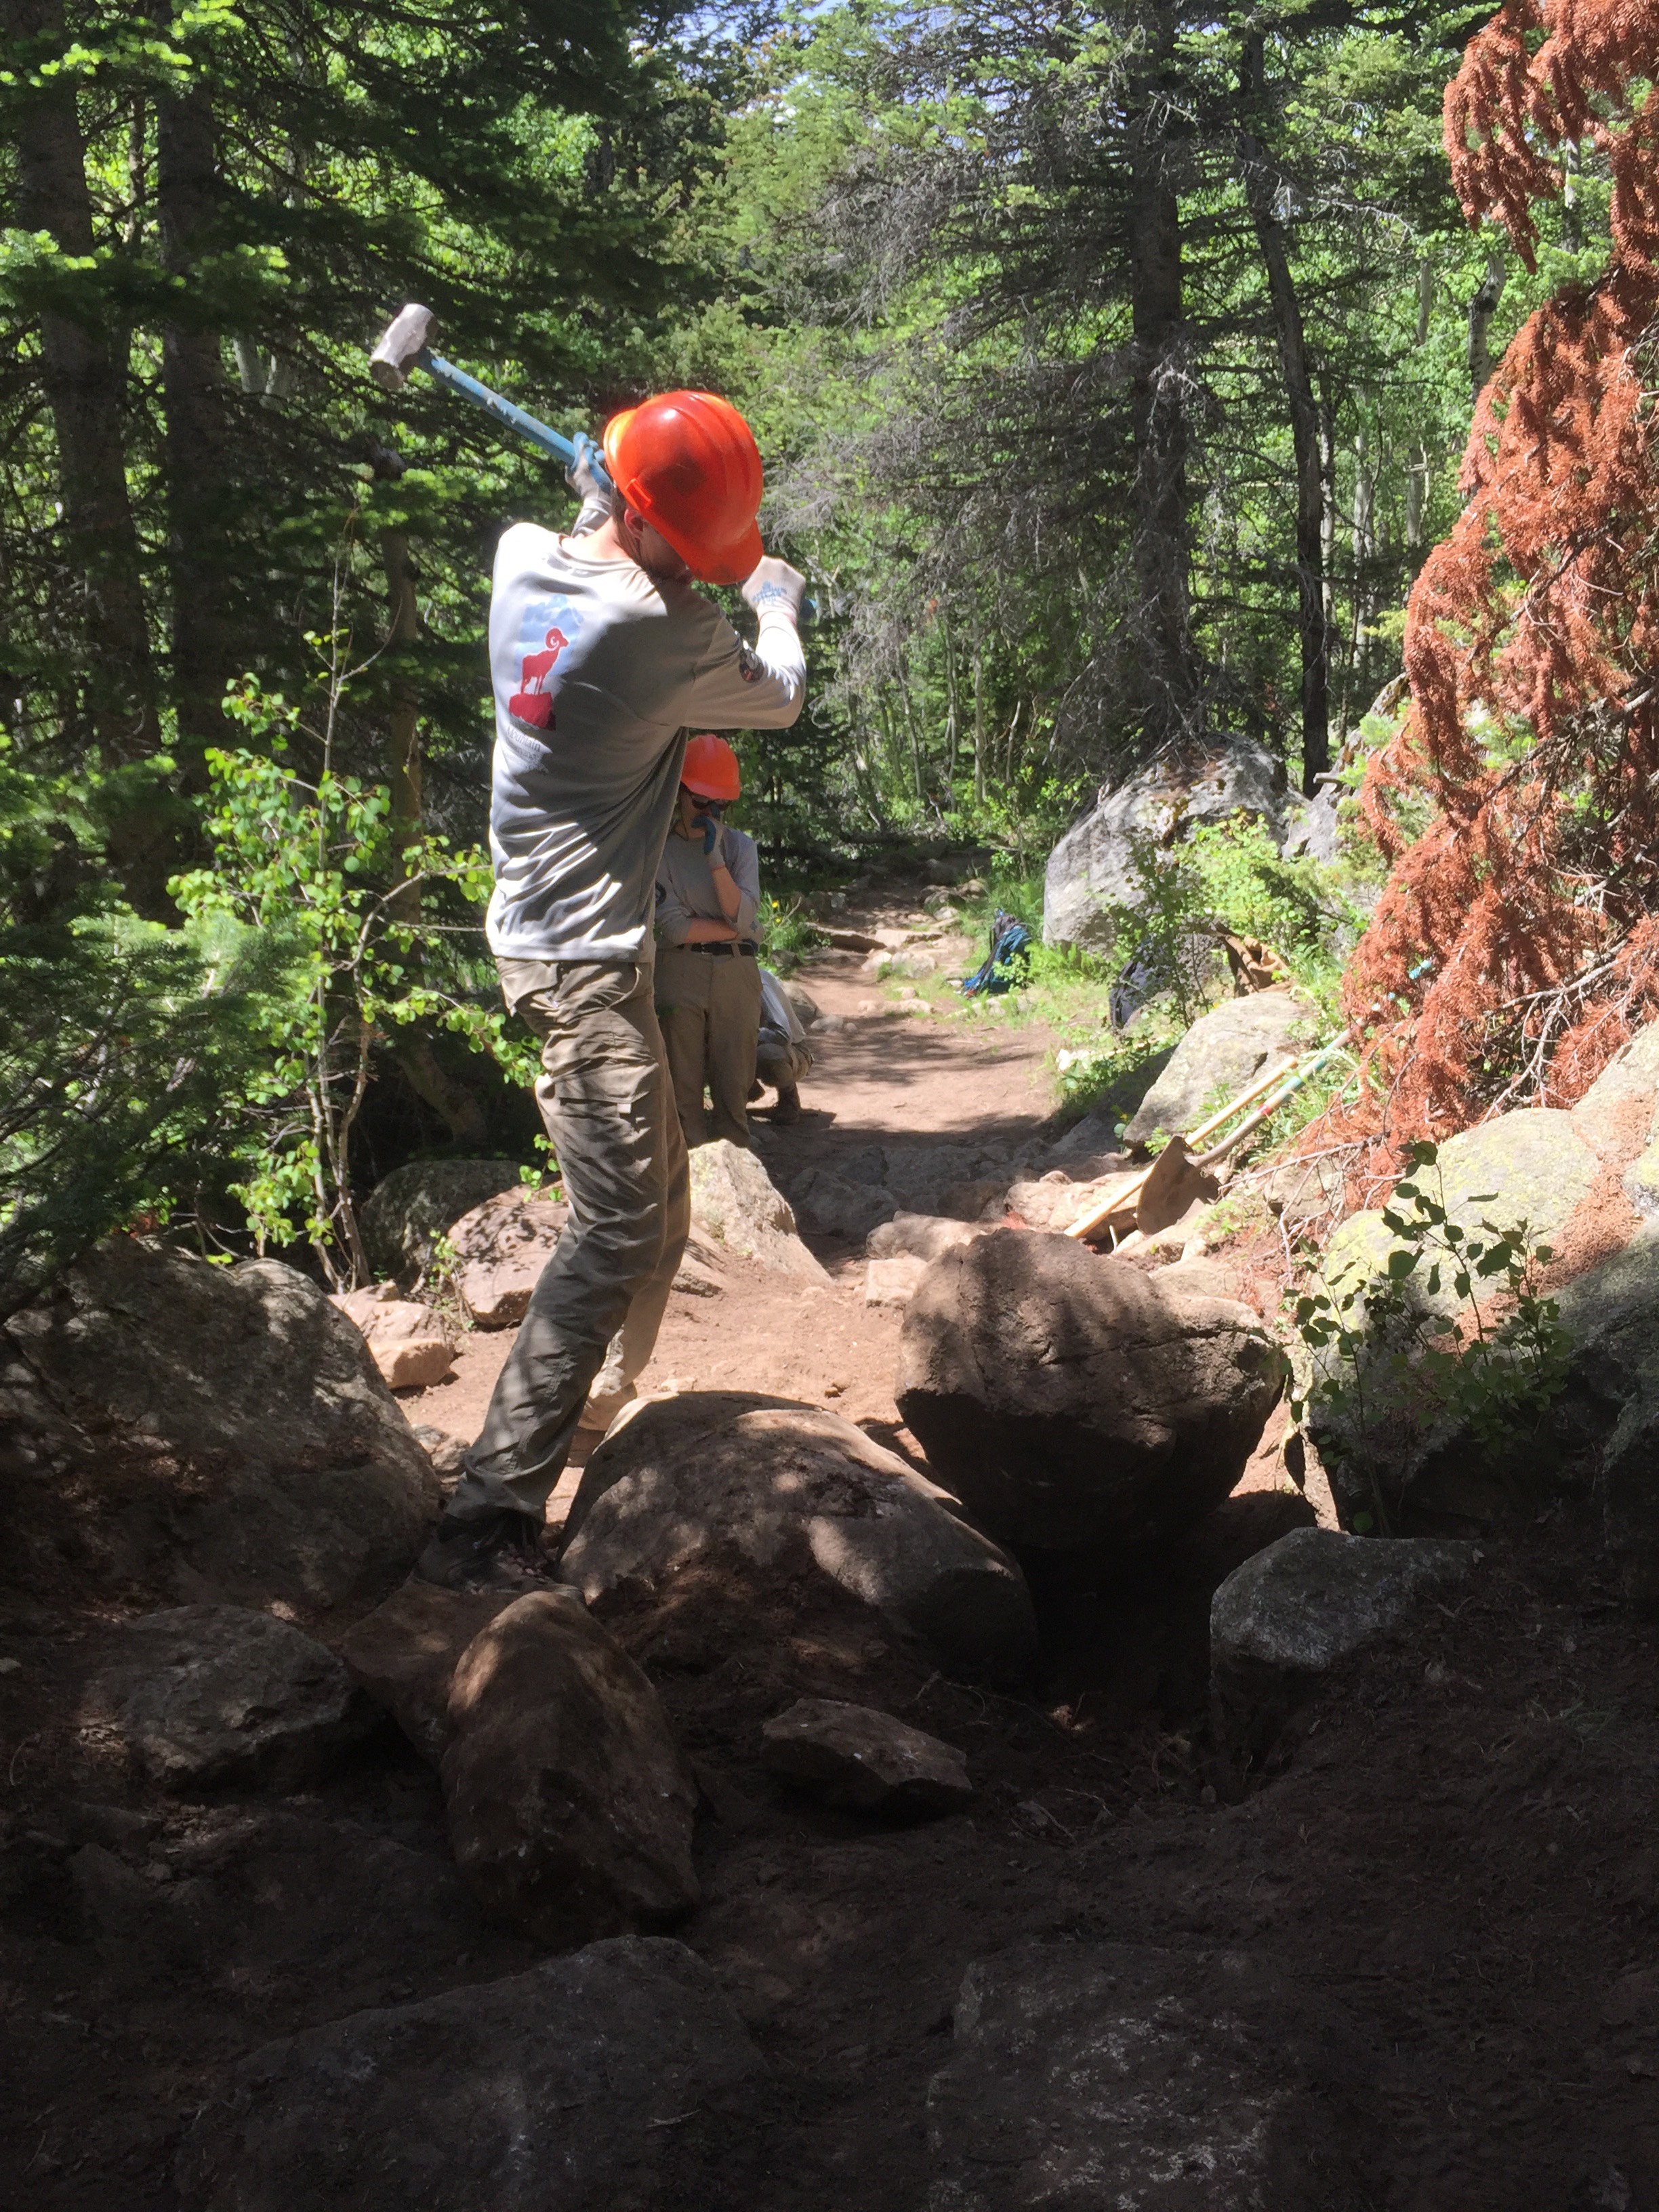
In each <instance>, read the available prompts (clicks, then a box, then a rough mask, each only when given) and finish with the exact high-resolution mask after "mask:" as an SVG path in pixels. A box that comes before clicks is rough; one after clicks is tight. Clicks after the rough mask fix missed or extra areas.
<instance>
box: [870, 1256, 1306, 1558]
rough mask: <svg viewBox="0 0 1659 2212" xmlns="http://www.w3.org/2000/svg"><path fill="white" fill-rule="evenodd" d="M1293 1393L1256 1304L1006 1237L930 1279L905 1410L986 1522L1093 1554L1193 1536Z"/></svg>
mask: <svg viewBox="0 0 1659 2212" xmlns="http://www.w3.org/2000/svg"><path fill="white" fill-rule="evenodd" d="M1282 1383H1283V1363H1282V1360H1281V1358H1280V1356H1279V1351H1278V1348H1277V1346H1275V1345H1274V1343H1273V1338H1272V1337H1271V1335H1270V1334H1268V1332H1267V1329H1266V1328H1263V1326H1262V1324H1261V1322H1260V1321H1259V1320H1258V1319H1257V1317H1256V1316H1255V1314H1254V1313H1253V1312H1252V1311H1251V1310H1250V1309H1249V1307H1248V1306H1244V1305H1242V1304H1237V1303H1235V1302H1234V1301H1233V1300H1231V1299H1227V1298H1206V1297H1192V1298H1182V1297H1170V1295H1169V1294H1168V1293H1166V1292H1165V1291H1164V1290H1163V1289H1162V1287H1161V1286H1160V1285H1159V1282H1158V1277H1157V1276H1156V1275H1145V1274H1142V1273H1139V1271H1138V1270H1137V1269H1136V1268H1134V1267H1132V1266H1131V1265H1130V1264H1129V1263H1128V1262H1127V1261H1113V1260H1105V1259H1100V1258H1097V1256H1096V1255H1095V1254H1093V1253H1092V1252H1089V1251H1086V1250H1085V1249H1084V1248H1083V1247H1082V1246H1081V1245H1080V1244H1078V1243H1073V1242H1072V1240H1071V1239H1069V1238H1067V1237H1045V1236H1042V1235H1039V1234H1038V1233H1036V1231H1016V1230H999V1231H995V1232H994V1234H992V1235H991V1236H989V1237H981V1238H980V1239H979V1240H978V1241H977V1242H976V1243H972V1244H969V1245H964V1246H963V1247H961V1248H959V1249H957V1250H956V1251H953V1252H947V1253H946V1254H945V1256H944V1258H943V1259H941V1260H939V1261H936V1262H935V1263H934V1265H933V1267H931V1268H930V1269H929V1270H928V1272H927V1275H926V1276H924V1278H923V1279H922V1281H921V1285H920V1287H919V1288H918V1290H917V1291H916V1293H915V1297H913V1298H912V1299H911V1302H910V1306H909V1310H908V1313H907V1314H906V1316H905V1321H904V1328H903V1334H902V1336H901V1339H900V1344H899V1387H898V1404H899V1411H900V1412H901V1413H902V1415H903V1417H904V1419H905V1421H906V1423H907V1424H908V1426H909V1427H910V1429H911V1430H912V1431H914V1432H915V1435H916V1437H918V1438H919V1439H920V1440H921V1446H922V1449H924V1450H925V1451H926V1453H927V1456H928V1459H929V1460H930V1462H932V1463H933V1467H934V1468H937V1470H938V1471H939V1474H940V1476H941V1477H942V1478H943V1480H945V1482H947V1483H948V1484H949V1485H950V1486H951V1490H952V1492H954V1493H955V1495H956V1496H957V1497H958V1498H961V1500H962V1502H963V1505H964V1506H965V1507H966V1508H967V1510H968V1511H969V1513H971V1514H972V1516H974V1519H975V1521H976V1522H978V1523H979V1525H980V1526H981V1528H986V1529H987V1530H988V1531H989V1532H990V1533H991V1534H993V1535H994V1536H996V1537H998V1538H999V1539H1000V1541H1003V1542H1005V1543H1008V1544H1013V1545H1017V1546H1027V1547H1031V1548H1032V1549H1035V1550H1042V1551H1055V1552H1081V1553H1101V1552H1105V1551H1114V1550H1118V1549H1121V1548H1123V1547H1128V1546H1131V1545H1133V1544H1136V1543H1139V1542H1142V1541H1146V1540H1149V1539H1152V1538H1161V1537H1169V1536H1173V1535H1176V1534H1179V1533H1180V1532H1181V1531H1182V1530H1183V1529H1185V1528H1189V1527H1191V1526H1192V1525H1193V1524H1194V1522H1197V1521H1199V1520H1200V1519H1201V1518H1202V1517H1203V1516H1204V1515H1205V1514H1206V1513H1208V1512H1210V1511H1211V1510H1212V1509H1213V1508H1214V1507H1215V1506H1217V1505H1218V1504H1220V1503H1221V1500H1222V1499H1223V1498H1225V1497H1226V1496H1227V1494H1228V1492H1230V1491H1231V1489H1232V1487H1233V1486H1234V1484H1235V1483H1236V1482H1237V1480H1238V1478H1239V1476H1240V1475H1241V1474H1243V1471H1244V1463H1245V1462H1246V1461H1247V1460H1248V1459H1249V1455H1250V1454H1251V1452H1252V1451H1253V1450H1254V1449H1255V1445H1256V1443H1257V1442H1258V1440H1259V1439H1260V1437H1261V1431H1262V1429H1263V1426H1264V1425H1265V1424H1266V1422H1267V1415H1268V1414H1269V1413H1271V1412H1272V1410H1273V1406H1274V1405H1275V1404H1276V1403H1277V1401H1278V1398H1279V1391H1280V1389H1281V1387H1282Z"/></svg>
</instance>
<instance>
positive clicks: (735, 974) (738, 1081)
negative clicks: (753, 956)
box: [657, 945, 761, 1146]
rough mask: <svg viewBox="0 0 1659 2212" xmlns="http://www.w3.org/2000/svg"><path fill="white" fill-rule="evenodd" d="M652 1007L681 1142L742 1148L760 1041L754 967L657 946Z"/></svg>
mask: <svg viewBox="0 0 1659 2212" xmlns="http://www.w3.org/2000/svg"><path fill="white" fill-rule="evenodd" d="M657 1005H658V1007H659V1010H660V1012H661V1014H662V1030H663V1036H664V1039H665V1042H666V1044H667V1047H668V1066H669V1069H670V1072H671V1074H672V1076H673V1079H674V1098H675V1103H677V1104H678V1108H679V1114H680V1127H681V1129H682V1130H683V1131H684V1135H685V1141H686V1143H687V1144H688V1145H706V1144H707V1143H708V1140H709V1139H710V1137H711V1136H712V1137H725V1138H726V1139H729V1140H730V1142H731V1143H732V1144H734V1145H744V1146H746V1145H747V1144H748V1142H749V1113H748V1104H749V1093H750V1091H751V1090H753V1088H754V1084H755V1047H756V1042H757V1039H758V1037H759V1036H760V1017H761V979H760V968H759V965H758V963H757V962H755V961H753V960H748V959H745V958H744V957H743V956H742V955H741V954H739V955H738V956H737V957H734V958H732V959H721V958H720V957H718V956H714V955H710V954H709V953H707V952H692V951H688V950H687V949H686V948H685V947H684V946H683V945H661V946H659V949H658V952H657ZM705 1085H707V1086H708V1092H709V1096H710V1097H711V1098H712V1099H713V1101H714V1111H713V1113H712V1114H708V1113H705V1111H704V1109H703V1103H702V1094H703V1088H704V1086H705Z"/></svg>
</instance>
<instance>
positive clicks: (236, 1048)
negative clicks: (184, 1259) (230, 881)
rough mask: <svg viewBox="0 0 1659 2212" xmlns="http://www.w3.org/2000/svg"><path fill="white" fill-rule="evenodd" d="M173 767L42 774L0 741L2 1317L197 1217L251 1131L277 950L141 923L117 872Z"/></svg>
mask: <svg viewBox="0 0 1659 2212" xmlns="http://www.w3.org/2000/svg"><path fill="white" fill-rule="evenodd" d="M172 766H173V763H172V762H171V761H170V760H168V759H167V758H165V757H158V758H156V759H155V760H153V761H151V762H149V763H145V764H144V765H143V766H142V767H135V768H127V769H119V770H113V771H106V770H103V769H100V768H98V767H96V766H95V765H94V766H93V767H91V768H89V769H88V768H83V769H82V770H81V771H80V772H79V773H77V774H76V775H75V776H74V777H73V778H70V777H67V776H55V775H44V774H41V773H40V772H39V771H37V770H34V769H30V768H27V767H25V766H23V765H21V764H20V763H18V762H17V760H16V758H15V754H14V753H13V751H12V749H11V746H10V741H9V739H8V738H5V737H3V736H0V1318H3V1317H4V1316H5V1315H7V1314H9V1313H13V1312H15V1311H16V1310H18V1308H19V1307H21V1306H22V1305H24V1304H27V1301H28V1300H29V1299H30V1298H32V1297H35V1296H36V1295H38V1293H39V1292H40V1291H41V1290H42V1289H43V1288H44V1287H45V1286H46V1284H47V1283H48V1282H49V1281H50V1280H51V1279H52V1275H53V1274H54V1273H56V1272H57V1271H58V1269H59V1268H61V1267H65V1266H68V1265H69V1264H70V1262H71V1261H74V1260H75V1259H76V1257H78V1255H80V1254H81V1253H82V1252H83V1251H85V1250H86V1249H87V1248H88V1245H90V1244H93V1243H95V1242H96V1241H97V1239H98V1238H99V1237H103V1236H106V1235H107V1234H108V1232H109V1231H111V1230H115V1229H122V1228H127V1227H131V1226H138V1225H142V1226H145V1227H155V1226H159V1225H161V1224H162V1223H165V1222H167V1221H168V1220H169V1219H171V1218H173V1217H174V1216H175V1214H176V1213H177V1212H179V1210H180V1209H181V1208H184V1209H188V1208H190V1207H191V1206H197V1207H198V1209H199V1206H200V1203H201V1200H202V1198H203V1194H204V1190H208V1191H211V1190H214V1189H216V1188H217V1189H222V1170H221V1166H220V1163H221V1161H222V1157H223V1155H224V1153H225V1152H226V1151H227V1150H228V1147H229V1146H231V1145H232V1144H233V1143H234V1141H235V1139H236V1137H237V1135H238V1133H240V1128H241V1125H242V1121H243V1112H242V1102H243V1100H244V1098H245V1097H246V1092H247V1088H248V1085H249V1083H250V1081H251V1080H252V1079H253V1078H254V1076H255V1073H256V1072H257V1070H258V1066H259V1065H260V1063H261V1060H262V1059H263V1056H264V1046H263V1042H262V1038H261V1036H260V1025H259V1021H258V1005H259V1004H260V1002H261V1001H262V1000H264V998H266V997H268V996H269V995H270V994H272V993H275V992H279V991H281V990H282V989H283V987H285V985H284V979H283V959H284V952H283V948H282V947H280V946H278V945H275V944H273V943H272V942H271V941H270V940H269V939H263V938H260V937H258V936H252V937H249V938H247V939H245V940H244V941H242V942H241V943H240V945H236V946H235V947H231V946H229V945H225V944H223V943H222V942H220V941H217V940H216V938H215V935H214V933H212V932H211V931H202V930H194V929H177V928H166V927H162V926H161V925H160V924H159V923H157V922H155V921H147V920H145V919H143V918H142V917H141V916H140V915H137V914H135V913H134V912H133V910H132V908H131V906H129V905H128V904H127V903H126V902H125V900H124V899H123V897H122V896H121V895H120V890H119V888H118V882H117V879H116V877H115V874H114V871H113V867H112V860H111V843H112V825H115V824H118V823H131V821H132V820H134V819H135V817H139V816H141V815H142V814H143V812H144V811H145V809H146V806H147V805H149V803H150V802H151V800H152V799H153V800H154V801H155V804H156V805H157V806H158V807H159V805H161V803H162V801H163V799H164V794H165V787H166V780H167V776H168V775H169V774H170V772H171V769H172Z"/></svg>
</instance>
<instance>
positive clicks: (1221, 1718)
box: [1210, 1528, 1484, 1778]
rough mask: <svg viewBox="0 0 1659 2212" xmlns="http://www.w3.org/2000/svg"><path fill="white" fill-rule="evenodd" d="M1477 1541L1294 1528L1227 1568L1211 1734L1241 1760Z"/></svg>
mask: <svg viewBox="0 0 1659 2212" xmlns="http://www.w3.org/2000/svg"><path fill="white" fill-rule="evenodd" d="M1483 1556H1484V1554H1483V1553H1482V1552H1481V1549H1480V1546H1479V1545H1478V1544H1459V1543H1446V1542H1441V1541H1436V1540H1435V1539H1433V1538H1430V1537H1417V1538H1413V1537H1395V1538H1383V1537H1364V1536H1349V1535H1345V1534H1342V1533H1341V1532H1340V1531H1339V1530H1337V1529H1334V1528H1296V1529H1292V1530H1291V1534H1289V1535H1287V1536H1281V1537H1280V1538H1279V1541H1278V1542H1277V1543H1274V1544H1269V1545H1268V1546H1267V1549H1266V1550H1265V1551H1262V1552H1258V1553H1256V1554H1255V1557H1254V1558H1253V1559H1247V1560H1246V1561H1245V1562H1244V1564H1243V1566H1242V1567H1239V1568H1237V1569H1236V1570H1235V1571H1234V1572H1233V1573H1231V1575H1229V1576H1228V1577H1227V1579H1226V1581H1225V1583H1222V1585H1221V1587H1220V1589H1218V1590H1217V1592H1216V1594H1215V1596H1214V1599H1213V1600H1212V1604H1211V1607H1210V1665H1211V1670H1212V1674H1211V1680H1212V1705H1213V1711H1214V1717H1215V1724H1216V1735H1217V1739H1218V1742H1220V1743H1221V1745H1222V1746H1223V1748H1224V1754H1225V1755H1226V1756H1229V1757H1230V1758H1231V1759H1232V1760H1233V1762H1234V1763H1235V1766H1236V1770H1237V1771H1238V1772H1239V1774H1240V1776H1241V1778H1242V1772H1243V1768H1244V1766H1245V1765H1248V1764H1249V1762H1250V1761H1251V1760H1252V1759H1255V1758H1256V1757H1258V1756H1259V1755H1260V1753H1261V1752H1262V1751H1263V1750H1264V1749H1266V1748H1267V1746H1268V1745H1269V1744H1270V1743H1271V1742H1272V1741H1273V1738H1274V1737H1275V1736H1276V1735H1278V1734H1279V1730H1280V1729H1281V1728H1282V1727H1283V1726H1284V1723H1285V1719H1286V1718H1287V1717H1288V1716H1289V1714H1290V1713H1291V1711H1292V1710H1293V1709H1294V1708H1295V1706H1296V1705H1298V1704H1299V1703H1300V1702H1301V1701H1302V1699H1304V1698H1305V1697H1306V1696H1307V1694H1308V1693H1309V1692H1310V1690H1311V1689H1312V1688H1313V1687H1314V1686H1316V1684H1317V1682H1318V1681H1319V1680H1320V1679H1321V1678H1322V1676H1323V1675H1325V1674H1328V1673H1329V1672H1330V1670H1331V1668H1333V1667H1334V1666H1336V1665H1337V1664H1338V1663H1339V1662H1340V1661H1341V1660H1344V1659H1346V1658H1350V1657H1352V1655H1353V1654H1354V1653H1355V1652H1356V1651H1361V1650H1364V1649H1365V1648H1366V1646H1367V1645H1369V1644H1376V1643H1377V1642H1378V1641H1380V1639H1381V1638H1383V1637H1385V1636H1388V1635H1390V1634H1392V1633H1393V1632H1394V1631H1395V1629H1397V1628H1400V1627H1401V1626H1404V1625H1405V1623H1406V1622H1407V1621H1408V1620H1410V1619H1411V1618H1412V1616H1413V1613H1417V1612H1418V1611H1419V1608H1420V1607H1422V1606H1423V1605H1424V1604H1425V1602H1426V1601H1428V1600H1429V1599H1430V1598H1431V1597H1432V1596H1433V1595H1435V1593H1436V1592H1437V1591H1438V1590H1442V1589H1447V1588H1449V1586H1450V1585H1451V1584H1453V1583H1458V1582H1462V1581H1463V1580H1464V1579H1466V1577H1468V1575H1470V1574H1471V1573H1473V1571H1474V1569H1475V1567H1476V1566H1477V1565H1479V1564H1480V1560H1481V1559H1482V1558H1483Z"/></svg>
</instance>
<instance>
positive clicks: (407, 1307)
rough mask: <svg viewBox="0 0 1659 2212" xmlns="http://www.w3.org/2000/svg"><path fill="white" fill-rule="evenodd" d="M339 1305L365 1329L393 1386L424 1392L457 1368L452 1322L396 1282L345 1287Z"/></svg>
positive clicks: (365, 1339) (366, 1340)
mask: <svg viewBox="0 0 1659 2212" xmlns="http://www.w3.org/2000/svg"><path fill="white" fill-rule="evenodd" d="M334 1303H335V1304H336V1305H337V1306H338V1308H339V1309H340V1311H341V1312H342V1313H343V1314H344V1316H346V1318H347V1320H348V1321H349V1322H353V1323H354V1324H355V1325H356V1327H357V1328H360V1329H361V1330H362V1334H363V1342H364V1343H365V1344H366V1345H367V1346H368V1349H369V1352H370V1353H371V1355H372V1356H373V1358H374V1364H375V1365H376V1366H377V1367H378V1368H379V1369H380V1376H381V1380H382V1381H383V1382H384V1383H385V1384H386V1388H387V1389H388V1390H423V1389H426V1388H427V1387H428V1385H429V1384H431V1383H441V1382H442V1381H443V1379H444V1377H445V1376H446V1375H447V1374H448V1373H449V1372H450V1371H451V1370H452V1369H453V1366H454V1364H455V1340H454V1338H453V1335H452V1334H451V1332H450V1327H449V1323H448V1322H447V1321H445V1319H444V1318H443V1316H441V1314H438V1313H435V1312H434V1311H433V1310H432V1308H431V1307H430V1306H429V1305H428V1304H425V1303H424V1301H423V1300H422V1299H418V1298H400V1297H398V1285H396V1284H395V1283H376V1284H374V1285H373V1286H372V1287H371V1288H369V1289H367V1290H362V1291H342V1292H341V1293H340V1294H339V1295H338V1296H337V1297H336V1298H335V1300H334Z"/></svg>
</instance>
